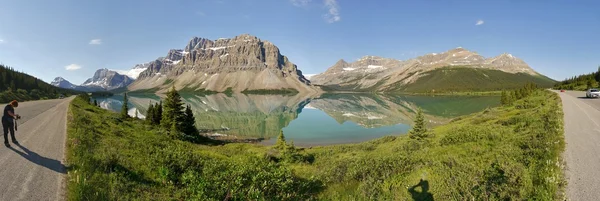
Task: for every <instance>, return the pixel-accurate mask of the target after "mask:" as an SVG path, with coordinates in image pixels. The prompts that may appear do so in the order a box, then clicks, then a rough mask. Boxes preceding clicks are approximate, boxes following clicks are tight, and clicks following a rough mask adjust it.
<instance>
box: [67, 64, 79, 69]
mask: <svg viewBox="0 0 600 201" xmlns="http://www.w3.org/2000/svg"><path fill="white" fill-rule="evenodd" d="M65 69H66V70H79V69H81V66H80V65H77V64H71V65H68V66H65Z"/></svg>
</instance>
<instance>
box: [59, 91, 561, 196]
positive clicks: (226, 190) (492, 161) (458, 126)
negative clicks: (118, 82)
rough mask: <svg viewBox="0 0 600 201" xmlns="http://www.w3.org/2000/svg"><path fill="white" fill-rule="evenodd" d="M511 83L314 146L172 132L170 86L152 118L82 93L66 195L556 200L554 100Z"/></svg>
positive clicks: (74, 108)
mask: <svg viewBox="0 0 600 201" xmlns="http://www.w3.org/2000/svg"><path fill="white" fill-rule="evenodd" d="M173 91H174V90H173ZM517 91H519V92H516V91H515V92H513V91H510V92H509V91H505V92H503V94H504V95H503V101H502V103H503V106H501V107H496V108H489V109H486V110H485V111H482V112H478V113H476V114H472V115H469V116H464V117H460V118H457V119H455V120H453V121H452V122H451V123H449V124H446V125H443V126H439V127H436V128H433V129H427V126H426V124H427V119H425V118H424V117H423V115H417V118H416V121H415V126H413V129H412V130H411V131H410V132H409V134H407V135H402V136H388V137H383V138H380V139H376V140H372V141H368V142H363V143H358V144H346V145H334V146H324V147H312V148H300V147H296V146H294V144H293V142H291V141H288V140H286V139H285V134H284V133H283V132H282V133H280V135H279V137H278V139H277V142H276V144H275V145H274V146H262V145H257V144H244V143H220V142H214V141H209V140H205V141H192V140H188V139H186V138H182V137H176V136H174V135H173V134H172V133H173V132H172V131H173V129H172V128H173V127H171V130H170V127H169V123H157V122H156V120H155V119H156V118H158V116H160V117H161V118H162V119H161V120H158V121H159V122H165V118H170V119H171V120H167V121H166V122H173V119H174V118H173V117H170V116H169V115H166V114H165V112H167V113H173V112H168V111H171V109H172V108H179V109H178V111H179V112H181V113H179V112H177V113H178V114H179V116H180V117H181V118H184V117H186V114H187V113H188V111H187V108H185V109H184V107H182V105H179V104H178V103H177V102H176V100H177V95H176V94H174V93H173V94H171V93H170V94H168V95H167V96H168V98H167V99H165V100H164V101H163V102H162V103H158V104H155V105H152V109H149V111H150V112H149V113H150V114H149V115H147V116H151V117H153V118H151V120H139V119H135V118H126V119H123V118H121V117H120V115H119V114H118V113H114V112H110V111H106V110H103V109H100V108H98V107H95V106H93V105H92V104H90V103H89V102H90V101H89V97H86V96H85V95H81V96H78V97H77V98H76V99H75V100H74V101H73V102H72V104H71V106H70V110H69V124H68V141H67V145H68V158H67V159H68V160H67V161H68V167H69V168H68V169H69V178H68V199H69V200H409V199H415V200H434V199H435V200H559V199H563V196H562V193H563V188H564V185H565V181H564V178H563V174H562V167H561V158H560V155H561V153H562V152H563V150H564V140H563V123H562V108H561V105H560V99H559V97H558V96H557V95H556V94H555V93H551V92H548V91H545V90H541V89H538V88H536V87H535V85H527V86H526V87H524V88H522V89H519V90H517ZM175 93H176V92H175ZM517 93H518V94H520V95H519V96H517V95H515V96H514V97H513V96H512V94H517ZM508 94H510V95H511V98H507V97H508V96H509V95H508ZM169 97H170V98H169ZM169 101H175V102H169ZM167 105H171V106H174V107H171V106H170V107H171V109H166V107H167ZM157 108H162V110H161V109H157ZM160 113H162V114H161V115H158V116H157V114H160ZM190 113H191V112H190ZM418 113H419V114H422V112H418ZM154 117H156V118H154ZM175 119H176V118H175ZM181 122H183V121H181ZM171 125H173V124H172V123H171ZM181 125H182V126H180V127H179V128H184V126H183V123H182V124H181ZM176 127H177V126H176ZM183 130H184V129H181V130H179V132H177V133H180V134H181V133H183V132H186V131H183Z"/></svg>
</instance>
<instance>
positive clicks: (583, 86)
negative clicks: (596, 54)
mask: <svg viewBox="0 0 600 201" xmlns="http://www.w3.org/2000/svg"><path fill="white" fill-rule="evenodd" d="M598 83H600V66H599V67H598V71H596V72H593V73H588V74H584V75H579V76H573V77H572V78H568V79H566V80H564V81H562V82H559V83H556V85H554V89H558V90H560V89H566V90H577V91H585V90H587V89H591V88H598V87H599V84H598Z"/></svg>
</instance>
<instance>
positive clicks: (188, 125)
mask: <svg viewBox="0 0 600 201" xmlns="http://www.w3.org/2000/svg"><path fill="white" fill-rule="evenodd" d="M184 114H185V115H184V118H183V122H182V123H181V131H182V132H183V133H185V134H187V135H189V136H192V137H194V138H196V137H198V135H199V134H200V133H199V132H198V129H197V128H196V126H195V125H196V118H195V117H194V113H193V112H192V107H190V105H187V106H186V107H185V113H184Z"/></svg>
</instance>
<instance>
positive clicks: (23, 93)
mask: <svg viewBox="0 0 600 201" xmlns="http://www.w3.org/2000/svg"><path fill="white" fill-rule="evenodd" d="M73 93H75V92H74V91H71V90H67V89H61V88H58V87H54V86H52V85H50V84H48V83H46V82H44V81H42V80H40V79H38V78H35V77H33V76H31V75H28V74H25V73H22V72H17V71H15V70H14V69H13V68H11V67H7V66H4V65H0V103H6V102H9V101H11V100H17V101H27V100H39V99H52V98H58V96H59V94H64V95H71V94H73Z"/></svg>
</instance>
